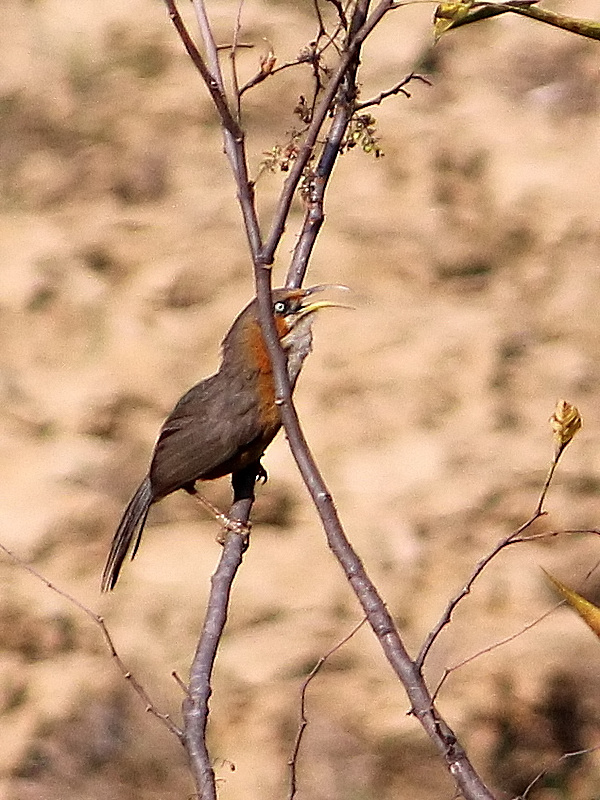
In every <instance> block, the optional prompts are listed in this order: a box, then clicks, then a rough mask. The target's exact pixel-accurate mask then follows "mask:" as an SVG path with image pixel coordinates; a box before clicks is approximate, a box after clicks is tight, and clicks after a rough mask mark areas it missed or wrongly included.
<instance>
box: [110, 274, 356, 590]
mask: <svg viewBox="0 0 600 800" xmlns="http://www.w3.org/2000/svg"><path fill="white" fill-rule="evenodd" d="M325 288H328V287H326V286H313V287H311V288H309V289H275V290H274V291H273V314H274V317H275V324H276V328H277V332H278V334H279V338H280V342H281V345H282V347H283V349H284V350H285V352H286V355H287V365H288V375H289V379H290V382H291V384H292V388H293V387H294V385H295V383H296V379H297V378H298V375H299V373H300V369H301V368H302V363H303V361H304V359H305V358H306V356H307V355H308V353H309V352H310V349H311V342H312V331H311V327H312V323H313V321H314V313H315V312H316V311H318V310H319V309H321V308H327V307H329V306H338V305H340V304H339V303H335V302H332V301H328V300H321V301H318V302H308V303H306V304H303V301H305V300H306V299H307V298H310V297H311V296H312V295H313V294H314V293H315V292H318V291H321V290H322V289H325ZM280 427H281V417H280V412H279V407H278V406H277V405H276V403H275V386H274V383H273V373H272V369H271V362H270V359H269V356H268V353H267V350H266V347H265V344H264V340H263V336H262V332H261V329H260V324H259V321H258V306H257V301H256V299H255V300H253V301H252V302H251V303H249V304H248V305H247V306H246V308H244V310H243V311H242V312H241V313H240V314H239V315H238V317H237V318H236V320H235V321H234V323H233V325H232V326H231V328H230V329H229V332H228V333H227V335H226V336H225V339H224V340H223V345H222V360H221V365H220V367H219V370H218V371H217V372H216V373H215V374H214V375H211V376H210V377H209V378H205V379H204V380H203V381H200V383H197V384H196V385H195V386H193V387H192V388H191V389H190V390H189V391H188V392H186V394H184V395H183V397H182V398H181V399H180V400H179V402H178V403H177V405H176V406H175V408H174V409H173V411H171V413H170V414H169V416H168V417H167V419H166V420H165V422H164V424H163V426H162V428H161V430H160V433H159V435H158V439H157V442H156V445H155V447H154V452H153V454H152V459H151V462H150V468H149V470H148V474H147V475H146V477H145V478H144V480H143V481H142V483H141V484H140V486H139V487H138V489H137V491H136V492H135V494H134V495H133V497H132V499H131V500H130V502H129V504H128V506H127V508H126V509H125V512H124V514H123V517H122V519H121V522H120V524H119V527H118V528H117V531H116V533H115V536H114V538H113V541H112V545H111V549H110V553H109V555H108V559H107V562H106V566H105V568H104V573H103V575H102V590H103V591H108V590H110V589H112V588H113V587H114V586H115V584H116V582H117V579H118V577H119V573H120V571H121V567H122V565H123V561H124V559H125V557H126V555H127V553H128V551H129V550H131V557H132V558H133V557H134V556H135V554H136V552H137V549H138V547H139V544H140V539H141V536H142V531H143V529H144V525H145V523H146V518H147V516H148V511H149V510H150V506H151V505H152V504H153V503H156V502H158V501H159V500H162V498H163V497H166V496H167V495H168V494H171V492H174V491H176V490H177V489H185V490H186V491H188V492H190V493H191V494H194V493H195V484H196V481H207V480H213V479H214V478H220V477H222V476H223V475H228V474H230V473H233V474H235V473H237V472H239V471H241V470H243V469H250V468H252V469H254V470H255V472H256V476H257V477H259V476H265V475H266V473H265V472H264V470H263V468H262V466H261V464H260V459H261V457H262V455H263V453H264V451H265V449H266V447H267V446H268V445H269V444H270V443H271V441H272V440H273V438H274V436H275V434H276V433H277V431H278V430H279V428H280Z"/></svg>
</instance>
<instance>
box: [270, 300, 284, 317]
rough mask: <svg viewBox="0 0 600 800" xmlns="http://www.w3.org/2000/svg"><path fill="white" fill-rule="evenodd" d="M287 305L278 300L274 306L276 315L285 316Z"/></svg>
mask: <svg viewBox="0 0 600 800" xmlns="http://www.w3.org/2000/svg"><path fill="white" fill-rule="evenodd" d="M285 309H286V305H285V303H284V302H283V300H278V301H277V302H276V303H274V304H273V311H274V312H275V313H276V314H283V313H284V312H285Z"/></svg>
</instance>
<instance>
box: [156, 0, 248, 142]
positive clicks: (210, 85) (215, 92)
mask: <svg viewBox="0 0 600 800" xmlns="http://www.w3.org/2000/svg"><path fill="white" fill-rule="evenodd" d="M165 4H166V6H167V10H168V12H169V17H170V19H171V22H172V23H173V25H174V26H175V30H176V31H177V33H178V34H179V38H180V39H181V41H182V43H183V46H184V47H185V49H186V51H187V54H188V55H189V57H190V58H191V59H192V63H193V64H194V66H195V67H196V69H197V70H198V72H199V73H200V75H201V76H202V80H203V81H204V83H205V84H206V88H207V89H208V91H209V92H210V96H211V98H212V100H213V103H214V104H215V107H216V109H217V112H218V113H219V116H220V118H221V121H222V123H223V125H224V127H225V129H226V130H227V131H229V132H230V133H231V135H232V136H233V137H235V138H239V137H240V136H242V131H241V128H240V127H239V125H238V123H237V122H236V121H235V119H234V118H233V116H232V114H231V111H230V110H229V106H228V105H227V100H226V98H225V95H224V93H223V88H222V81H221V83H219V82H218V80H217V79H216V78H215V77H214V76H213V75H212V74H211V72H210V70H209V69H208V67H207V66H206V64H205V62H204V58H203V57H202V54H201V53H200V51H199V50H198V48H197V47H196V45H195V44H194V40H193V39H192V37H191V36H190V34H189V32H188V29H187V28H186V26H185V23H184V21H183V20H182V18H181V15H180V13H179V11H178V10H177V7H176V5H175V0H165Z"/></svg>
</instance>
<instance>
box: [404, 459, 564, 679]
mask: <svg viewBox="0 0 600 800" xmlns="http://www.w3.org/2000/svg"><path fill="white" fill-rule="evenodd" d="M563 452H564V447H563V448H560V449H559V450H557V451H556V452H555V454H554V457H553V459H552V462H551V464H550V469H549V470H548V474H547V476H546V480H545V481H544V485H543V487H542V490H541V492H540V496H539V499H538V502H537V505H536V508H535V511H534V512H533V514H532V515H531V517H530V518H529V519H528V520H527V522H524V523H523V524H522V525H521V526H520V527H519V528H517V530H516V531H513V532H512V533H509V534H508V536H505V537H504V538H502V539H500V541H499V542H498V543H497V544H496V546H495V547H494V548H493V550H491V552H489V553H488V554H487V555H486V556H484V557H483V558H482V559H481V560H480V561H478V562H477V564H476V565H475V569H474V570H473V572H472V573H471V575H470V576H469V579H468V580H467V582H466V583H465V585H464V586H463V587H462V589H461V590H460V591H459V592H458V594H456V595H455V596H454V597H453V598H452V599H451V600H450V601H449V602H448V604H447V606H446V608H445V610H444V613H443V615H442V616H441V617H440V619H439V620H438V622H437V623H436V624H435V625H434V627H433V628H432V629H431V631H430V632H429V634H428V635H427V638H426V639H425V642H424V643H423V646H422V647H421V650H420V651H419V655H418V656H417V658H416V660H415V664H416V665H417V667H418V668H419V669H422V667H423V664H424V663H425V659H426V658H427V654H428V653H429V651H430V650H431V647H432V646H433V643H434V642H435V640H436V639H437V638H438V636H439V635H440V633H441V632H442V630H443V629H444V628H445V627H446V626H447V625H448V624H449V623H450V621H451V619H452V614H453V612H454V609H455V608H456V606H457V605H458V604H459V603H460V602H461V600H462V599H463V598H464V597H466V596H467V595H468V594H470V592H471V589H472V588H473V584H474V583H475V581H476V580H477V578H478V577H479V576H480V575H481V573H482V572H483V570H484V569H485V568H486V567H487V565H488V564H489V563H490V562H491V561H492V560H493V559H494V558H496V556H497V555H498V553H500V552H502V550H504V549H505V548H507V547H509V546H510V545H513V544H519V543H521V542H523V541H528V540H529V539H530V537H522V536H521V534H522V533H523V531H526V530H527V529H528V528H530V527H531V526H532V525H533V523H534V522H535V521H536V520H538V519H539V518H540V517H543V516H544V515H545V513H546V512H545V511H544V510H543V507H544V501H545V500H546V495H547V494H548V489H549V488H550V484H551V482H552V478H553V477H554V473H555V470H556V467H557V465H558V462H559V460H560V457H561V455H562V454H563Z"/></svg>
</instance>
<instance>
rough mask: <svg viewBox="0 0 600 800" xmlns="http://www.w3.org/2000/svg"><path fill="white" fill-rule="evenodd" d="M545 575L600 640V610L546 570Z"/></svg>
mask: <svg viewBox="0 0 600 800" xmlns="http://www.w3.org/2000/svg"><path fill="white" fill-rule="evenodd" d="M544 573H545V575H546V577H547V578H548V579H549V580H550V581H551V582H552V584H553V585H554V587H555V588H556V589H557V590H558V592H560V594H561V595H562V596H563V597H564V599H565V600H566V601H567V603H568V604H569V605H570V606H571V607H572V608H574V609H575V611H576V612H577V613H578V614H579V616H580V617H581V619H582V620H583V621H584V622H585V623H587V625H589V627H590V628H591V629H592V630H593V631H594V633H595V634H596V636H598V638H600V608H598V606H595V605H594V604H593V603H590V601H589V600H586V599H585V597H582V596H581V595H580V594H577V592H574V591H573V589H569V587H568V586H565V585H564V583H561V582H560V581H559V580H558V579H557V578H555V577H554V576H553V575H550V573H549V572H546V570H544Z"/></svg>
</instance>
